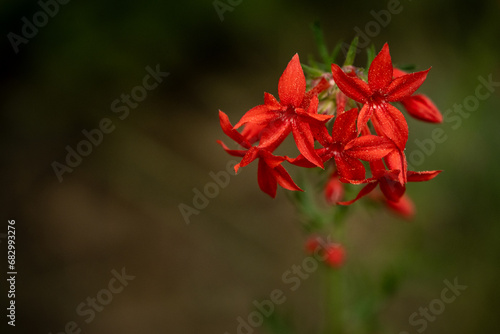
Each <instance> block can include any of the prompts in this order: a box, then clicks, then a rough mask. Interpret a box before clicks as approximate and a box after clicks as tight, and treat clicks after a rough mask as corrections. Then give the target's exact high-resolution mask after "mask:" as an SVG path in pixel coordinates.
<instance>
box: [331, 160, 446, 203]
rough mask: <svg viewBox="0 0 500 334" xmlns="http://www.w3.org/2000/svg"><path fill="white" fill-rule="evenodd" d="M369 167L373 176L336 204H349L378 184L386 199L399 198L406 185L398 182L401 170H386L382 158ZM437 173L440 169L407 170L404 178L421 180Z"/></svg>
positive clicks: (395, 199)
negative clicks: (348, 199)
mask: <svg viewBox="0 0 500 334" xmlns="http://www.w3.org/2000/svg"><path fill="white" fill-rule="evenodd" d="M370 168H371V171H372V175H373V176H372V177H371V178H368V179H366V180H364V181H363V182H362V183H367V184H366V185H365V186H364V187H363V188H362V189H361V190H360V191H359V193H358V195H357V196H356V198H354V199H352V200H350V201H346V202H338V204H340V205H351V204H352V203H354V202H356V201H357V200H359V199H360V198H362V197H364V196H366V195H368V194H369V193H370V192H372V191H373V189H375V188H376V187H377V185H380V190H381V191H382V193H383V194H384V196H385V197H386V198H387V200H389V201H392V202H398V201H399V200H400V198H401V196H403V194H404V193H405V190H406V186H405V185H404V184H401V182H399V174H400V173H401V171H400V170H397V169H392V170H386V168H385V166H384V163H383V162H382V160H378V161H373V162H370ZM439 173H441V171H440V170H435V171H425V172H413V171H408V172H407V173H406V178H407V181H408V182H423V181H429V180H431V179H433V178H435V177H436V176H437V175H438V174H439Z"/></svg>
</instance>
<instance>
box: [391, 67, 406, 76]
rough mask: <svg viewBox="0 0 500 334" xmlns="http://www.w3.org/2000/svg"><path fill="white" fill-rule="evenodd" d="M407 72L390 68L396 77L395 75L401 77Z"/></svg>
mask: <svg viewBox="0 0 500 334" xmlns="http://www.w3.org/2000/svg"><path fill="white" fill-rule="evenodd" d="M406 74H408V73H407V72H405V71H403V70H400V69H399V68H395V67H394V68H393V69H392V75H393V76H394V77H395V78H397V77H402V76H403V75H406Z"/></svg>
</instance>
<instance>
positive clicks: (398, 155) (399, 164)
mask: <svg viewBox="0 0 500 334" xmlns="http://www.w3.org/2000/svg"><path fill="white" fill-rule="evenodd" d="M384 160H385V162H386V164H387V168H388V169H390V170H397V171H399V172H400V173H399V176H398V179H399V182H400V183H401V184H405V183H406V182H408V180H407V178H406V172H407V170H408V164H407V162H406V156H405V153H404V151H402V150H399V149H396V150H394V151H392V152H391V153H389V154H388V155H387V156H386V157H385V158H384Z"/></svg>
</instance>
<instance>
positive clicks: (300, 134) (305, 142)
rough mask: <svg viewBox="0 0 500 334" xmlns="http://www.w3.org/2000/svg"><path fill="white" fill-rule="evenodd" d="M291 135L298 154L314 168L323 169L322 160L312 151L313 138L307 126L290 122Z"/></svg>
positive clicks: (303, 123) (297, 121) (297, 122)
mask: <svg viewBox="0 0 500 334" xmlns="http://www.w3.org/2000/svg"><path fill="white" fill-rule="evenodd" d="M292 133H293V138H294V139H295V144H297V148H298V149H299V151H300V153H302V155H303V156H304V157H305V158H306V159H307V160H309V161H310V162H312V163H313V164H315V165H316V166H318V167H320V168H323V160H321V158H320V157H319V156H318V154H317V153H316V151H315V149H314V137H313V135H312V132H311V129H310V127H309V124H307V123H305V122H300V121H299V120H296V121H295V122H292Z"/></svg>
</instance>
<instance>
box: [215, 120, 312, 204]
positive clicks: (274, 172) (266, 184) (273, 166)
mask: <svg viewBox="0 0 500 334" xmlns="http://www.w3.org/2000/svg"><path fill="white" fill-rule="evenodd" d="M219 120H220V125H221V128H222V131H224V133H225V134H226V135H227V136H229V138H231V139H233V140H234V141H236V142H237V143H238V144H240V145H241V146H243V148H245V150H231V149H229V148H228V147H227V146H226V145H225V144H224V143H223V142H222V141H220V140H218V141H217V142H218V143H219V144H220V145H221V146H222V148H224V150H225V151H226V152H227V153H229V154H230V155H232V156H237V157H242V159H241V161H240V163H238V164H237V165H236V166H234V170H235V172H238V170H239V168H240V167H244V166H246V165H248V164H250V163H251V162H252V161H254V160H255V159H259V165H258V170H257V180H258V182H259V187H260V189H261V190H262V191H263V192H265V193H266V194H268V195H269V196H271V197H273V198H274V197H276V190H277V185H278V184H279V185H280V186H282V187H283V188H285V189H288V190H298V191H302V190H301V189H300V188H299V187H298V186H297V185H296V184H295V182H293V180H292V178H291V177H290V175H289V174H288V173H287V171H286V170H285V168H284V167H283V166H282V165H281V163H282V162H283V161H285V160H287V158H286V157H281V156H275V155H273V154H272V153H271V151H269V150H268V149H266V148H261V147H260V146H252V145H251V144H250V142H249V141H248V140H247V138H245V136H243V135H242V134H241V133H239V132H238V131H236V130H235V129H234V128H233V126H232V125H231V123H230V122H229V118H228V117H227V115H226V114H225V113H224V112H222V111H219Z"/></svg>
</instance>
